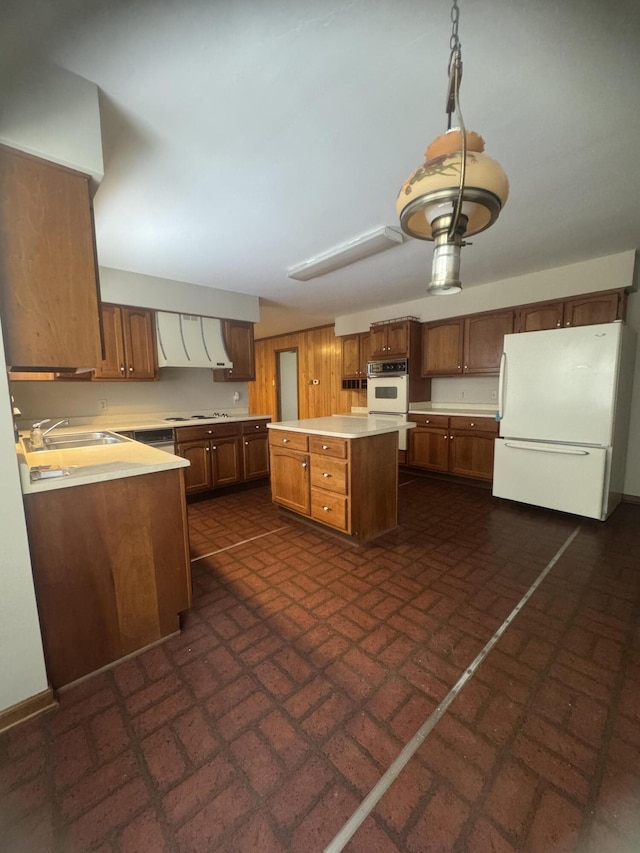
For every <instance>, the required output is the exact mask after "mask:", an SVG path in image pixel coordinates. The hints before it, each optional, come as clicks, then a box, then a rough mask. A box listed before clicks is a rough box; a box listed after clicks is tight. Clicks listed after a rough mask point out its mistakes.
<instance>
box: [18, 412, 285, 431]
mask: <svg viewBox="0 0 640 853" xmlns="http://www.w3.org/2000/svg"><path fill="white" fill-rule="evenodd" d="M189 414H193V412H189V413H183V412H167V413H166V414H165V413H164V412H157V413H155V412H153V413H147V414H144V413H143V414H137V415H102V416H96V417H78V418H69V425H68V426H63V427H59V432H73V431H74V430H76V431H79V432H85V431H87V430H88V429H101V430H112V431H114V432H123V431H126V430H134V429H140V430H143V429H161V428H163V427H164V428H165V429H167V428H171V427H173V428H174V429H175V428H176V427H184V426H198V424H218V423H226V422H231V423H233V422H241V421H260V420H268V419H269V418H270V417H271V415H249V414H245V413H243V414H237V415H229V416H228V417H224V418H221V417H218V418H213V417H211V418H208V417H198V418H190V417H189ZM196 414H200V413H199V412H196ZM202 414H203V415H204V414H205V413H204V412H203V413H202ZM172 416H174V417H183V418H185V420H181V421H170V420H167V418H168V417H172ZM56 420H57V418H54V419H53V422H55V421H56ZM18 424H19V425H20V428H21V432H22V431H23V430H25V429H26V430H27V431H28V426H31V424H30V423H29V424H28V425H27V422H26V420H25V418H21V419H19V420H18ZM47 426H51V424H47Z"/></svg>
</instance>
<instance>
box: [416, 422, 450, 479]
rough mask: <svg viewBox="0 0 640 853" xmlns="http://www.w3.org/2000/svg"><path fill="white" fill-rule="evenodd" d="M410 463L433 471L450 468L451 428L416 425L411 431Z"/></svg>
mask: <svg viewBox="0 0 640 853" xmlns="http://www.w3.org/2000/svg"><path fill="white" fill-rule="evenodd" d="M409 465H416V466H417V467H419V468H428V469H429V470H431V471H448V470H449V430H448V429H447V428H442V427H440V428H435V429H425V428H422V427H416V428H415V429H412V430H410V431H409Z"/></svg>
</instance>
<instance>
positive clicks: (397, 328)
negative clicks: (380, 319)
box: [369, 320, 420, 359]
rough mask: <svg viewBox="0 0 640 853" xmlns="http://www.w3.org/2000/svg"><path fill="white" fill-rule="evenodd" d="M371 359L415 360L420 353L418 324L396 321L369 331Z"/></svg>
mask: <svg viewBox="0 0 640 853" xmlns="http://www.w3.org/2000/svg"><path fill="white" fill-rule="evenodd" d="M369 334H370V336H371V337H370V346H371V358H409V359H412V358H416V356H419V353H420V323H418V322H417V321H415V320H397V321H395V322H393V323H380V324H378V325H373V326H371V328H370V330H369Z"/></svg>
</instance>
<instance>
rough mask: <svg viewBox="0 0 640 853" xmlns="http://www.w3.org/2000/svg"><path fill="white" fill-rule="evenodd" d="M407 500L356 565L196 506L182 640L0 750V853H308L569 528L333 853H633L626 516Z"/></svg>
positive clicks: (247, 509) (631, 565)
mask: <svg viewBox="0 0 640 853" xmlns="http://www.w3.org/2000/svg"><path fill="white" fill-rule="evenodd" d="M402 479H403V481H404V482H403V485H402V486H401V488H400V527H399V528H398V530H397V531H395V532H394V533H392V534H389V535H387V536H385V537H383V538H381V539H380V540H377V541H375V542H374V543H372V544H369V545H367V546H363V547H360V548H356V547H353V546H352V545H349V544H345V543H343V542H342V541H340V540H338V539H336V538H334V537H332V536H331V535H329V534H326V533H323V532H315V531H312V530H310V529H309V528H307V527H304V526H301V525H299V524H295V523H291V522H289V521H287V520H284V519H283V518H282V516H280V515H279V514H278V512H277V511H276V510H275V509H274V508H273V506H272V505H271V503H270V498H269V492H268V488H267V487H259V488H257V489H253V490H251V491H244V492H240V493H237V494H232V495H222V496H219V497H217V498H215V499H212V500H205V501H200V502H198V503H193V504H192V505H191V506H190V511H189V515H190V526H191V535H192V551H193V556H194V557H199V556H201V555H204V554H210V553H211V552H214V551H215V552H217V553H215V554H213V555H212V556H207V557H205V558H203V559H198V560H196V562H194V563H193V573H194V593H195V595H194V607H193V609H192V610H191V611H190V612H189V613H187V614H186V616H185V619H184V630H183V633H182V634H181V636H179V637H177V638H174V639H172V640H170V641H168V642H166V643H165V644H163V645H162V646H159V647H157V648H155V649H153V650H150V651H148V652H146V653H144V654H141V655H140V656H138V657H137V658H135V659H133V660H130V661H128V662H126V663H123V664H121V665H119V666H116V667H115V668H114V669H112V670H111V671H109V672H107V673H103V674H101V675H99V676H96V677H94V678H93V679H89V680H88V681H86V682H85V683H84V684H81V685H78V686H77V687H75V688H71V689H69V690H68V691H66V692H63V693H62V694H61V696H60V708H59V710H57V711H55V712H52V713H49V714H46V715H43V716H41V717H40V718H38V719H36V720H34V721H31V722H28V723H26V724H23V725H22V726H18V727H16V728H14V729H12V730H10V731H9V732H7V733H5V734H4V735H1V736H0V822H1V830H0V850H2V851H7V853H9V851H11V853H32V852H33V853H36V851H37V853H45V851H46V853H48V851H58V852H59V853H75V851H84V850H97V851H100V853H107V851H109V853H128V852H129V851H135V853H146V851H149V853H162V851H179V852H180V853H204V851H224V852H225V853H226V852H227V851H234V853H249V851H251V852H252V853H253V851H259V853H276V851H291V852H292V853H316V852H317V853H319V851H322V850H323V849H324V847H325V846H326V845H327V844H328V843H329V842H330V841H331V839H332V837H333V836H334V834H335V833H336V832H337V831H338V830H339V829H340V828H341V826H342V825H343V824H344V822H345V821H346V820H347V819H348V818H349V817H350V815H351V814H352V812H353V811H354V810H355V809H356V808H357V807H358V805H359V804H360V802H361V801H362V799H363V798H364V796H365V795H366V794H367V793H368V791H369V790H370V789H371V788H372V787H373V785H375V783H376V782H377V780H378V779H379V778H380V776H381V775H382V774H383V773H384V771H385V770H386V768H387V767H388V766H389V765H390V764H391V762H392V761H393V760H394V759H395V758H396V756H397V755H398V753H399V752H400V750H401V749H402V747H403V746H404V744H405V743H406V742H407V741H408V740H409V739H410V738H411V737H412V736H413V735H414V733H415V732H416V730H417V729H418V728H419V727H420V726H421V725H422V723H423V722H424V721H425V719H426V718H427V717H428V716H429V714H431V712H432V711H433V710H434V708H436V706H437V705H438V702H439V701H441V700H442V699H443V698H444V697H445V696H446V695H447V693H448V691H449V690H450V689H451V687H452V686H453V685H454V684H455V682H456V681H457V679H458V678H459V677H460V675H461V674H462V673H463V672H464V671H465V669H466V668H467V666H468V665H469V664H470V662H471V661H472V660H473V659H474V657H475V656H476V654H477V653H478V652H479V651H480V650H481V649H482V647H483V646H484V645H485V643H486V642H487V641H488V640H489V639H490V638H491V636H492V635H493V633H494V632H495V631H496V629H497V628H498V627H499V626H500V625H501V623H502V622H503V620H504V619H505V617H506V616H507V615H508V614H509V613H510V612H511V610H512V608H513V607H514V605H515V604H516V603H517V602H518V601H519V600H520V598H521V597H522V595H523V594H524V593H525V591H526V590H527V589H528V588H529V586H530V585H531V583H532V582H533V581H534V580H535V579H536V577H537V576H538V575H539V573H540V572H541V570H542V569H543V568H544V567H545V566H546V565H547V563H548V562H549V560H550V559H551V558H552V557H553V556H554V554H555V553H556V552H557V550H558V549H559V548H560V546H561V545H562V544H563V543H564V542H565V540H566V539H567V538H568V536H569V535H570V534H571V532H572V531H573V530H574V529H575V528H576V527H577V526H578V525H580V532H579V534H578V536H577V538H576V539H575V541H574V542H573V543H572V544H571V545H570V546H569V548H568V549H567V551H566V552H565V553H564V555H563V556H562V557H561V558H560V559H559V560H558V562H557V564H556V565H555V566H554V567H553V569H552V570H551V572H550V573H549V575H548V576H547V578H546V579H545V580H544V581H543V583H542V585H541V586H540V587H539V589H538V590H537V591H536V592H535V593H534V595H533V597H532V598H531V599H530V601H529V603H528V604H527V605H526V606H525V607H524V609H523V611H522V612H521V613H520V614H519V616H518V617H517V619H516V620H515V622H514V624H513V625H512V626H511V627H509V628H508V629H507V631H506V633H505V634H504V636H503V637H502V638H501V639H500V641H499V642H498V644H497V645H496V646H495V648H494V649H493V650H492V651H491V652H490V654H489V656H488V657H487V658H486V660H485V661H484V662H483V663H482V664H481V666H480V668H479V669H478V671H477V673H476V674H475V676H474V677H473V678H472V679H471V681H470V682H469V683H468V684H467V686H466V687H465V689H464V690H463V691H462V693H461V694H460V695H459V697H458V698H457V699H456V700H455V702H454V703H453V705H452V706H451V707H450V709H449V710H448V712H447V713H446V714H445V716H444V717H443V718H442V719H441V720H440V722H439V723H438V724H437V725H436V727H435V728H434V730H433V731H432V733H431V734H430V735H429V736H428V737H427V739H426V740H425V742H424V743H423V744H422V745H421V746H420V748H419V749H418V751H417V753H416V754H415V755H414V757H413V758H412V759H411V761H410V762H409V764H408V766H407V767H406V768H405V769H404V770H403V771H402V772H401V774H400V775H399V777H398V779H397V780H396V781H395V782H394V783H393V785H392V786H391V788H390V789H389V790H388V792H387V793H386V794H385V795H384V796H383V798H382V799H381V800H380V802H379V803H378V805H377V806H376V807H375V809H374V811H373V813H372V814H371V815H370V816H369V817H368V818H367V819H366V820H365V821H364V823H363V824H362V826H361V827H360V829H359V830H358V831H357V833H356V834H355V835H354V836H353V838H352V839H351V841H350V842H349V843H348V845H347V847H346V848H345V849H346V850H348V851H352V853H389V852H390V851H408V853H427V851H471V853H484V851H493V853H502V852H503V851H513V850H521V851H532V853H535V851H545V853H546V851H580V853H582V851H585V852H586V853H625V851H629V853H631V851H638V850H640V665H639V657H638V650H639V647H640V620H639V618H638V617H639V615H640V506H631V505H625V506H622V507H620V508H619V509H618V510H617V511H616V512H615V513H614V515H613V516H612V517H611V519H610V520H609V521H608V522H606V523H605V524H600V523H598V522H591V521H585V520H580V519H577V518H575V517H572V516H565V515H562V514H558V513H552V512H547V511H545V510H539V509H535V508H527V507H522V506H518V505H516V504H509V503H506V502H501V501H498V500H496V499H494V498H492V497H491V495H490V493H489V492H488V491H487V490H485V489H483V488H479V487H472V486H461V485H457V484H452V483H447V482H444V481H438V480H432V479H428V478H419V477H418V478H410V477H409V476H407V475H405V476H404V477H403V478H402ZM256 537H258V538H256ZM245 540H250V541H245ZM235 543H242V544H237V545H235V547H229V546H233V545H234V544H235ZM221 549H227V550H221Z"/></svg>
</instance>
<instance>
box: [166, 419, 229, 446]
mask: <svg viewBox="0 0 640 853" xmlns="http://www.w3.org/2000/svg"><path fill="white" fill-rule="evenodd" d="M236 435H240V424H239V423H230V424H203V425H202V426H188V427H178V428H177V429H176V442H180V441H202V440H204V439H209V438H226V437H227V436H236Z"/></svg>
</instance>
